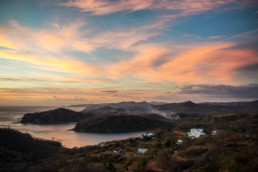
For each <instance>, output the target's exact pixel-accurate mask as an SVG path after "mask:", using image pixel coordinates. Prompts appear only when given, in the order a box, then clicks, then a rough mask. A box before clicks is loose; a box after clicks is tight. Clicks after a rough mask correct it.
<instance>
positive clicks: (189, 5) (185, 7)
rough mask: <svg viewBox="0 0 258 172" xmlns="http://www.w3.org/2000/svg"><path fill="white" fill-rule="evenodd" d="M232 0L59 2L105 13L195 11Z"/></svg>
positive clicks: (94, 13)
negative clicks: (147, 10) (148, 10)
mask: <svg viewBox="0 0 258 172" xmlns="http://www.w3.org/2000/svg"><path fill="white" fill-rule="evenodd" d="M232 1H233V0H220V1H212V0H195V1H188V0H182V1H174V0H172V1H171V0H163V1H157V0H145V1H138V0H128V1H124V0H117V1H111V0H69V1H68V2H65V3H60V4H59V5H61V6H66V7H76V8H79V9H81V10H82V11H84V12H90V13H91V14H92V15H105V14H110V13H115V12H120V11H128V12H132V11H137V10H144V9H151V10H177V11H183V12H184V13H197V12H203V11H207V10H210V9H212V8H215V7H217V6H220V5H223V4H226V3H229V2H232Z"/></svg>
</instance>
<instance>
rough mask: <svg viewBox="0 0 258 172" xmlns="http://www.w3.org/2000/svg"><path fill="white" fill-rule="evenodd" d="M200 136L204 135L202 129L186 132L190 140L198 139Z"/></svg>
mask: <svg viewBox="0 0 258 172" xmlns="http://www.w3.org/2000/svg"><path fill="white" fill-rule="evenodd" d="M201 135H205V133H204V132H203V129H200V128H192V129H191V130H190V132H188V136H189V137H192V138H199V137H200V136H201Z"/></svg>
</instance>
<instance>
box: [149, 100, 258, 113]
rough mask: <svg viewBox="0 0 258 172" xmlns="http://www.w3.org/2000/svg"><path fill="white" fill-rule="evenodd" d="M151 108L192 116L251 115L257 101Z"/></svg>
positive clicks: (254, 110) (189, 102)
mask: <svg viewBox="0 0 258 172" xmlns="http://www.w3.org/2000/svg"><path fill="white" fill-rule="evenodd" d="M152 108H154V109H157V110H160V111H164V112H175V113H185V114H194V115H211V114H221V113H251V112H258V100H256V101H253V102H239V103H200V104H197V103H193V102H191V101H187V102H183V103H169V104H164V105H152Z"/></svg>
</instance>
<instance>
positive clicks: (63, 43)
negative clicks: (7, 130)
mask: <svg viewBox="0 0 258 172" xmlns="http://www.w3.org/2000/svg"><path fill="white" fill-rule="evenodd" d="M255 99H258V3H257V2H255V0H217V1H216V0H180V1H176V0H68V1H67V0H66V1H61V0H0V105H58V106H60V105H69V104H82V103H102V102H120V101H159V102H180V101H187V100H192V101H195V102H205V101H212V102H217V101H250V100H255Z"/></svg>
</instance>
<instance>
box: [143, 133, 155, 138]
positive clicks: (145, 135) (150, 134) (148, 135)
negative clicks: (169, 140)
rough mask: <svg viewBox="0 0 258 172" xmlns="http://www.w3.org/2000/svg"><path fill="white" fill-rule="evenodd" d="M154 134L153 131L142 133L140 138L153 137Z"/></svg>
mask: <svg viewBox="0 0 258 172" xmlns="http://www.w3.org/2000/svg"><path fill="white" fill-rule="evenodd" d="M154 136H155V135H154V134H153V133H144V134H143V135H142V138H143V137H154Z"/></svg>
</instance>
